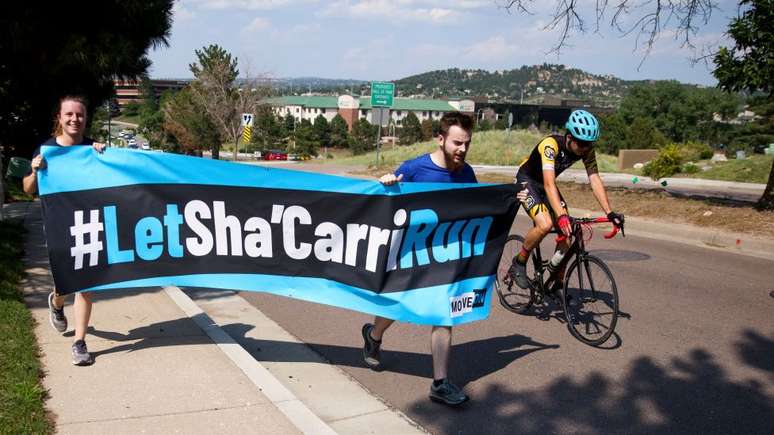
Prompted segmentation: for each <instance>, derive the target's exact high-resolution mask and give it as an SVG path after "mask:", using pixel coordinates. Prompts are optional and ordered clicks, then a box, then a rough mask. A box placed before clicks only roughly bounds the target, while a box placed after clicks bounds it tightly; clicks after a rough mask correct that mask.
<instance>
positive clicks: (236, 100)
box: [189, 44, 267, 160]
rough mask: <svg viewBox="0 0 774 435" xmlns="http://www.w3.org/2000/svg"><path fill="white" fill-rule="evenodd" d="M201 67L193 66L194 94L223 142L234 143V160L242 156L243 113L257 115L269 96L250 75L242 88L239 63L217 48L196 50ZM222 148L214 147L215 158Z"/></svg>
mask: <svg viewBox="0 0 774 435" xmlns="http://www.w3.org/2000/svg"><path fill="white" fill-rule="evenodd" d="M195 53H196V58H197V60H198V63H196V62H194V63H192V64H190V65H189V69H190V70H191V72H192V73H193V75H194V77H195V78H196V79H195V80H194V81H193V82H192V83H191V85H190V87H191V94H192V96H193V97H194V99H195V100H196V101H197V102H198V104H199V106H200V107H202V108H203V109H204V111H205V113H206V114H207V115H208V116H209V117H210V118H211V119H212V123H213V124H214V125H215V127H216V128H217V131H218V132H219V133H220V137H221V140H222V141H233V143H234V160H236V159H237V154H238V152H239V138H240V137H241V135H242V116H241V115H242V113H252V114H254V113H255V112H256V109H257V108H258V106H259V104H260V100H261V99H263V97H264V96H265V95H267V92H266V90H265V88H264V87H262V86H259V85H258V83H257V81H256V80H255V79H254V78H251V77H249V75H247V76H246V77H244V78H243V79H242V80H241V82H240V84H239V85H237V83H236V79H237V77H239V70H238V69H237V65H238V59H237V58H236V57H233V58H232V56H231V53H229V52H228V51H226V50H225V49H224V48H222V47H220V46H219V45H217V44H212V45H209V46H207V47H203V48H202V49H201V50H195ZM219 153H220V144H217V145H215V144H213V149H212V158H214V159H217V158H218V157H219Z"/></svg>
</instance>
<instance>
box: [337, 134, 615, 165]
mask: <svg viewBox="0 0 774 435" xmlns="http://www.w3.org/2000/svg"><path fill="white" fill-rule="evenodd" d="M543 137H544V135H542V134H534V133H530V132H528V131H527V130H514V131H512V132H510V133H508V132H506V131H502V130H499V131H498V130H491V131H483V132H477V133H474V134H473V141H472V144H471V147H470V152H468V156H467V162H468V163H470V164H477V165H497V166H514V165H518V164H519V163H520V162H521V161H522V160H523V159H524V158H526V157H527V155H528V154H529V153H530V151H532V148H534V147H535V145H537V143H538V142H539V141H540V139H542V138H543ZM437 146H438V145H437V142H435V141H428V142H420V143H416V144H414V145H409V146H399V145H396V146H395V148H394V149H393V148H392V146H391V145H385V146H383V147H382V152H381V155H380V157H379V160H380V166H382V167H387V168H389V167H395V166H398V165H399V164H400V163H402V162H403V161H405V160H408V159H412V158H414V157H417V156H419V155H421V154H424V153H427V152H430V151H433V150H434V149H435V148H436V147H437ZM328 162H329V163H336V164H344V165H364V166H374V164H375V162H376V152H375V151H373V152H370V153H367V154H362V155H359V156H352V157H344V158H335V159H331V160H328ZM597 162H598V163H599V167H600V170H601V171H603V172H614V171H616V170H617V165H618V158H617V157H615V156H608V155H600V154H597ZM579 164H580V166H579V167H581V168H582V167H583V164H582V163H579Z"/></svg>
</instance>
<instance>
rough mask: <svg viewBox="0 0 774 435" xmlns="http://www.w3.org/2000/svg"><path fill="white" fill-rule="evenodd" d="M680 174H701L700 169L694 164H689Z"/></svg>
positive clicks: (684, 166)
mask: <svg viewBox="0 0 774 435" xmlns="http://www.w3.org/2000/svg"><path fill="white" fill-rule="evenodd" d="M680 172H682V173H684V174H695V173H697V172H699V167H698V166H697V165H695V164H694V163H692V162H688V163H686V164H684V165H683V167H682V170H681V171H680Z"/></svg>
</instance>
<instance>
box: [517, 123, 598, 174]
mask: <svg viewBox="0 0 774 435" xmlns="http://www.w3.org/2000/svg"><path fill="white" fill-rule="evenodd" d="M578 160H581V156H578V155H576V154H574V153H573V152H572V151H570V150H569V149H568V148H567V140H566V137H565V136H563V135H558V134H557V135H551V136H547V137H545V138H543V140H541V141H540V143H539V144H538V145H537V146H536V147H535V148H534V149H533V150H532V152H531V153H530V154H529V156H528V157H527V158H526V159H524V161H522V162H521V164H520V165H519V172H518V174H522V175H525V176H528V177H529V178H532V179H533V180H535V181H539V182H543V170H549V171H554V174H556V176H557V177H558V176H559V174H561V173H562V172H564V170H565V169H567V168H569V167H570V166H572V165H573V164H574V163H575V162H577V161H578ZM583 165H584V166H585V167H586V173H587V174H589V175H591V174H596V173H597V155H596V154H595V153H594V150H593V149H592V150H591V151H590V152H589V153H588V154H587V155H586V157H584V158H583Z"/></svg>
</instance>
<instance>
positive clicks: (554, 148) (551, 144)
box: [538, 137, 559, 171]
mask: <svg viewBox="0 0 774 435" xmlns="http://www.w3.org/2000/svg"><path fill="white" fill-rule="evenodd" d="M538 152H539V153H540V161H541V162H542V165H541V166H542V167H543V170H544V171H553V170H555V169H554V167H555V165H556V156H557V154H559V144H558V143H557V142H556V139H554V138H552V137H547V138H545V139H543V140H542V141H540V143H539V144H538Z"/></svg>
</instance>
